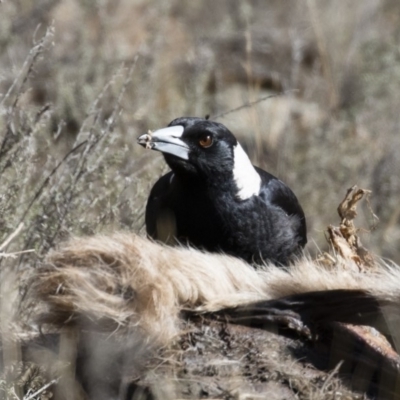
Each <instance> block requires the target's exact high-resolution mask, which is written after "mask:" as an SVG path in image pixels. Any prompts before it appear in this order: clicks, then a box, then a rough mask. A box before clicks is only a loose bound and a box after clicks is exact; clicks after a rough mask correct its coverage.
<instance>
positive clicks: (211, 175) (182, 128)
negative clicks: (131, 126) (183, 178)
mask: <svg viewBox="0 0 400 400" xmlns="http://www.w3.org/2000/svg"><path fill="white" fill-rule="evenodd" d="M138 143H139V144H140V145H142V146H143V147H146V148H150V149H152V150H158V151H161V152H162V153H163V155H164V157H165V160H166V162H167V163H168V165H169V166H170V167H171V169H172V170H173V171H174V172H175V173H177V174H187V175H192V176H197V177H199V178H200V179H204V180H205V181H207V182H209V183H212V184H215V185H222V184H225V183H226V182H228V183H229V182H230V181H232V182H234V185H235V186H236V188H237V190H238V193H237V194H238V196H239V197H240V198H248V197H250V196H251V195H253V194H258V192H259V190H260V185H261V179H260V177H259V175H258V173H257V172H256V171H255V169H254V167H253V165H252V164H251V162H250V160H249V158H248V156H247V155H246V153H245V152H244V150H243V148H242V146H241V145H240V144H239V142H238V141H237V140H236V138H235V136H234V135H233V134H232V133H231V132H230V131H229V129H227V128H226V127H225V126H224V125H222V124H220V123H218V122H214V121H209V120H207V119H204V118H193V117H182V118H177V119H174V120H173V121H172V122H171V123H170V124H169V125H168V127H166V128H163V129H159V130H157V131H154V132H149V133H148V134H145V135H142V136H140V137H139V138H138Z"/></svg>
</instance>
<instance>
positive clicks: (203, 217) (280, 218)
mask: <svg viewBox="0 0 400 400" xmlns="http://www.w3.org/2000/svg"><path fill="white" fill-rule="evenodd" d="M138 143H139V144H141V145H142V146H144V147H146V148H150V149H153V150H158V151H161V152H162V153H163V155H164V157H165V161H166V162H167V164H168V165H169V167H170V168H171V170H172V171H171V172H169V173H167V174H166V175H164V176H162V177H161V178H160V179H159V180H158V181H157V182H156V184H155V185H154V187H153V188H152V190H151V193H150V196H149V199H148V202H147V206H146V217H145V219H146V229H147V233H148V235H149V236H150V237H152V238H154V239H156V240H161V241H164V242H171V241H178V242H180V243H188V244H190V245H192V246H195V247H197V248H200V249H205V250H207V251H211V252H224V253H226V254H230V255H233V256H236V257H239V258H242V259H244V260H246V261H247V262H250V263H256V264H258V263H261V262H263V261H271V262H273V263H276V264H281V265H287V264H288V263H289V262H290V260H291V259H292V258H293V256H295V255H296V254H299V252H300V251H301V249H302V248H303V247H304V246H305V244H306V243H307V237H306V220H305V216H304V212H303V210H302V208H301V206H300V204H299V202H298V200H297V198H296V196H295V195H294V193H293V192H292V191H291V189H290V188H289V187H288V186H287V185H285V184H284V183H283V182H282V181H280V180H279V179H277V178H276V177H275V176H273V175H271V174H270V173H268V172H266V171H263V170H262V169H260V168H258V167H255V166H253V165H252V163H251V162H250V160H249V158H248V156H247V155H246V153H245V151H244V150H243V148H242V146H241V145H240V143H239V142H238V141H237V140H236V138H235V136H234V135H233V134H232V133H231V132H230V131H229V130H228V129H227V128H226V127H225V126H224V125H222V124H220V123H218V122H214V121H210V120H207V119H203V118H193V117H182V118H177V119H175V120H173V121H172V122H171V123H170V124H169V125H168V127H167V128H163V129H160V130H157V131H155V132H149V134H145V135H142V136H140V137H139V138H138Z"/></svg>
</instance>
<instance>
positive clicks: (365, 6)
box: [0, 0, 400, 263]
mask: <svg viewBox="0 0 400 400" xmlns="http://www.w3.org/2000/svg"><path fill="white" fill-rule="evenodd" d="M399 43H400V3H399V1H398V0H337V1H334V2H333V1H329V0H319V1H316V0H307V1H306V0H302V1H299V0H269V1H265V0H243V1H239V0H235V1H234V0H218V1H214V0H212V1H211V0H191V1H183V0H97V1H95V0H3V1H0V185H1V186H0V187H1V191H0V243H2V242H3V241H4V240H5V238H6V237H7V236H8V235H10V234H11V233H13V232H15V230H16V229H17V227H18V226H19V225H20V224H21V223H23V224H24V227H23V229H22V230H21V231H20V234H19V235H18V237H17V238H16V239H15V240H14V241H13V243H12V244H11V245H10V246H8V248H7V251H17V250H28V249H34V250H35V251H36V254H37V255H38V256H39V258H40V257H42V256H43V255H44V254H45V253H46V252H47V251H48V249H50V248H52V247H54V246H55V245H57V243H59V242H60V241H61V240H64V239H65V238H68V237H69V236H71V235H84V234H85V235H86V234H94V233H97V232H110V231H114V230H117V229H124V230H130V231H134V232H142V233H143V232H144V207H145V202H146V198H147V195H148V193H149V190H150V188H151V186H152V185H153V184H154V182H155V181H156V179H157V178H158V177H159V176H160V175H161V174H162V173H165V172H166V171H167V167H166V166H165V163H164V161H163V158H162V156H161V155H160V154H159V153H156V152H151V151H145V150H144V149H143V148H141V147H140V146H138V145H137V144H136V138H137V137H138V136H139V135H140V134H142V133H146V132H147V131H148V130H149V129H157V128H160V127H164V126H166V125H167V124H168V123H169V122H170V121H171V120H172V119H174V118H176V117H180V116H205V115H207V114H209V115H210V116H211V118H212V119H215V120H217V121H219V122H221V123H223V124H225V125H226V126H227V127H228V128H229V129H230V130H231V131H232V132H233V133H234V134H235V135H236V136H237V137H238V138H239V139H240V140H241V142H242V144H243V146H244V147H245V148H246V150H247V151H248V153H249V155H250V157H251V159H252V160H253V162H254V163H255V164H256V165H259V166H261V167H262V168H264V169H266V170H268V171H269V172H271V173H273V174H275V175H277V176H278V177H279V178H281V179H282V180H283V181H285V182H286V183H287V184H289V186H290V187H292V189H293V190H294V192H295V193H296V194H297V196H298V197H299V199H300V202H301V204H302V205H303V208H304V210H305V212H306V216H307V221H308V230H309V233H308V237H309V245H308V247H307V248H308V250H309V251H310V252H311V253H312V254H315V253H316V252H318V251H319V249H321V250H323V249H325V248H326V246H327V244H326V240H325V229H326V227H327V225H329V224H334V225H335V224H337V223H338V222H339V218H338V216H337V212H336V208H337V206H338V204H339V202H340V201H341V200H342V199H343V197H344V195H345V192H346V190H347V189H348V188H349V187H351V186H353V185H354V184H357V185H358V186H360V187H362V188H365V189H370V190H371V191H372V194H371V196H370V202H369V203H368V202H364V204H363V206H362V207H361V208H359V217H358V226H360V227H363V228H364V229H365V231H366V232H367V231H368V230H371V228H373V227H374V226H375V225H376V219H375V218H374V216H373V214H372V213H371V209H372V210H373V211H374V212H375V214H376V215H377V216H378V217H379V223H378V224H377V225H376V227H375V228H374V229H373V230H372V232H371V233H367V234H365V235H362V236H361V239H362V241H363V243H364V244H365V245H366V247H368V248H369V249H371V250H372V251H374V252H376V253H378V254H380V255H382V256H384V257H388V258H391V259H393V260H394V261H396V262H397V263H400V226H399V222H400V201H399V196H400V181H399V178H398V173H399V171H400V157H399V154H398V152H399V149H400V147H399V142H400V135H399V130H400V112H399V105H400V101H399V100H400V45H399ZM270 96H272V97H270ZM250 103H255V104H253V105H250ZM3 250H4V249H3ZM25 257H26V256H25ZM22 260H24V257H22V256H21V257H20V259H19V261H18V262H22Z"/></svg>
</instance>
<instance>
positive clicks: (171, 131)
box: [151, 125, 185, 139]
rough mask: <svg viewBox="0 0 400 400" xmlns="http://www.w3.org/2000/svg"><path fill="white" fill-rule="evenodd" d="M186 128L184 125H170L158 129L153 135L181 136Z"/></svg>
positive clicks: (162, 136) (161, 136)
mask: <svg viewBox="0 0 400 400" xmlns="http://www.w3.org/2000/svg"><path fill="white" fill-rule="evenodd" d="M184 130H185V128H184V127H183V126H182V125H175V126H168V127H167V128H162V129H158V130H157V131H154V132H153V133H152V135H151V136H154V137H156V138H158V139H162V138H164V137H165V138H171V137H173V138H177V139H178V138H180V137H181V136H182V133H183V131H184Z"/></svg>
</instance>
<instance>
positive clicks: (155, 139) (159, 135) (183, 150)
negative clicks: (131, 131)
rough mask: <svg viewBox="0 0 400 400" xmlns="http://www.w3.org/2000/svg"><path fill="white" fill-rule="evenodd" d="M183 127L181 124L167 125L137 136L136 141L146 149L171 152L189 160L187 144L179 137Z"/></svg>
mask: <svg viewBox="0 0 400 400" xmlns="http://www.w3.org/2000/svg"><path fill="white" fill-rule="evenodd" d="M183 131H184V128H183V126H181V125H175V126H169V127H168V128H163V129H159V130H158V131H155V132H150V131H149V133H146V134H144V135H142V136H139V137H138V140H137V141H138V143H139V144H140V145H141V146H143V147H145V148H146V149H151V150H157V151H161V152H162V153H167V154H172V155H174V156H176V157H178V158H182V159H183V160H189V146H188V145H187V144H186V143H185V142H184V141H183V140H182V139H181V136H182V134H183Z"/></svg>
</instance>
